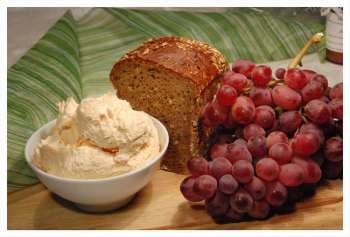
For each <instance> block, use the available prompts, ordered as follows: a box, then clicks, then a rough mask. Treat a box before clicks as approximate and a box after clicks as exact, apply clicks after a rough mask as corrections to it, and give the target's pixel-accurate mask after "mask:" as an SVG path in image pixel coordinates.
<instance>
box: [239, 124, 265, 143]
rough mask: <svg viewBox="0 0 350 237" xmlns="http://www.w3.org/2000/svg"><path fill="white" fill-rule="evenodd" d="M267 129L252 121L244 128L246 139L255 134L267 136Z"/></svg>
mask: <svg viewBox="0 0 350 237" xmlns="http://www.w3.org/2000/svg"><path fill="white" fill-rule="evenodd" d="M265 134H266V132H265V130H264V129H263V128H262V127H261V126H260V125H258V124H255V123H251V124H249V125H247V126H245V127H244V129H243V137H244V139H245V140H247V141H248V140H249V138H251V137H254V136H265Z"/></svg>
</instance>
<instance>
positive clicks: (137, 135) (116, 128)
mask: <svg viewBox="0 0 350 237" xmlns="http://www.w3.org/2000/svg"><path fill="white" fill-rule="evenodd" d="M58 110H59V114H58V117H57V120H56V124H55V127H54V128H53V130H52V131H51V133H50V134H49V135H48V136H47V137H46V138H44V139H42V140H41V142H40V144H39V146H38V148H37V150H36V152H35V154H34V157H33V160H32V162H33V164H34V165H36V166H37V167H38V168H40V169H42V170H44V171H45V172H47V173H50V174H54V175H57V176H62V177H66V178H76V179H98V178H106V177H111V176H116V175H120V174H123V173H126V172H129V171H131V170H133V169H136V168H139V167H141V166H143V165H145V164H146V163H147V162H148V161H150V160H152V159H153V158H155V157H156V155H157V154H158V153H159V150H160V143H159V137H158V132H157V129H156V128H155V126H154V124H153V122H152V119H151V117H150V116H149V115H148V114H146V113H144V112H142V111H136V110H133V109H132V107H131V106H130V104H129V103H128V102H127V101H125V100H121V99H119V98H118V97H117V96H116V95H114V94H112V93H107V94H105V95H103V96H101V97H97V98H86V99H83V100H82V101H81V103H80V104H78V103H76V101H75V100H74V99H73V98H69V99H68V100H67V101H63V102H60V103H58Z"/></svg>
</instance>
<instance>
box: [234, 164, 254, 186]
mask: <svg viewBox="0 0 350 237" xmlns="http://www.w3.org/2000/svg"><path fill="white" fill-rule="evenodd" d="M232 175H233V177H234V178H235V179H236V180H237V181H238V182H239V183H248V182H250V181H251V180H252V178H253V175H254V168H253V166H252V164H251V163H250V162H249V161H246V160H239V161H237V162H235V163H234V164H233V165H232Z"/></svg>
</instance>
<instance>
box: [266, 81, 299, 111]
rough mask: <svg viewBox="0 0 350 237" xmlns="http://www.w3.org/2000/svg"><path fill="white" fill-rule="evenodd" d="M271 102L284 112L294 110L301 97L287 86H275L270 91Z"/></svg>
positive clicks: (297, 106)
mask: <svg viewBox="0 0 350 237" xmlns="http://www.w3.org/2000/svg"><path fill="white" fill-rule="evenodd" d="M271 94H272V99H273V102H274V103H275V104H276V105H277V106H280V107H281V108H283V109H286V110H296V109H298V108H299V106H300V104H301V96H300V94H299V93H298V92H296V91H295V90H293V89H291V88H289V87H288V86H284V85H281V86H275V87H274V88H273V89H272V93H271Z"/></svg>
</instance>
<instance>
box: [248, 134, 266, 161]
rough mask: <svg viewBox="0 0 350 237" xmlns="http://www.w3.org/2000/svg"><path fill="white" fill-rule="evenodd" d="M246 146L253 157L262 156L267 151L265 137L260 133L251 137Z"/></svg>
mask: <svg viewBox="0 0 350 237" xmlns="http://www.w3.org/2000/svg"><path fill="white" fill-rule="evenodd" d="M247 147H248V150H249V151H250V153H251V154H252V156H253V157H263V156H264V155H266V153H267V147H266V138H265V137H264V136H261V135H260V136H256V137H255V136H254V137H251V138H249V140H248V145H247Z"/></svg>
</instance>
